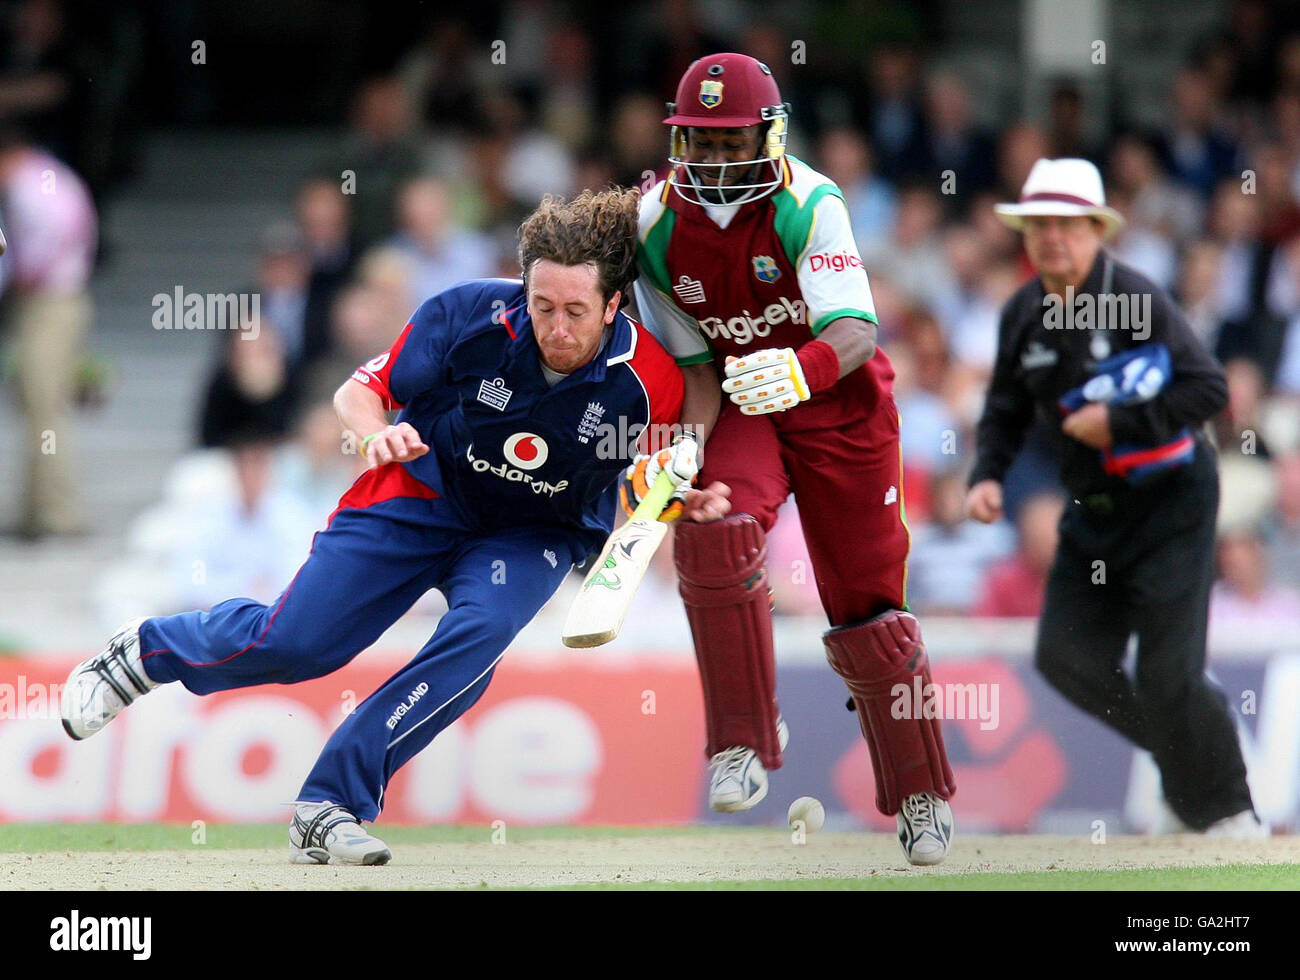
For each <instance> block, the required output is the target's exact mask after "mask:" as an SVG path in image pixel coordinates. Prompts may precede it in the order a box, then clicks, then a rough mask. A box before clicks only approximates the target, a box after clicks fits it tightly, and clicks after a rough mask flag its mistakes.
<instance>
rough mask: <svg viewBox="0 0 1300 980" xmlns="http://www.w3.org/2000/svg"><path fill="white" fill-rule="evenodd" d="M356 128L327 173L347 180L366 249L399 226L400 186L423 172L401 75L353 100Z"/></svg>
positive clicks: (377, 82)
mask: <svg viewBox="0 0 1300 980" xmlns="http://www.w3.org/2000/svg"><path fill="white" fill-rule="evenodd" d="M350 124H351V126H350V129H349V131H348V132H347V134H346V135H345V136H344V139H343V142H342V145H341V147H340V149H339V151H338V153H337V154H335V155H334V158H333V160H332V162H331V165H330V166H328V167H325V168H323V170H324V173H323V176H324V175H327V176H329V177H330V178H331V179H337V180H339V181H340V182H342V181H343V180H344V179H345V178H344V176H343V174H344V172H345V171H346V172H350V173H351V174H353V175H355V180H354V181H352V182H350V184H349V185H348V186H349V187H350V188H351V189H347V187H345V193H349V194H353V193H354V194H355V197H354V202H355V203H354V205H353V222H354V238H355V243H356V247H357V248H358V250H360V251H365V250H366V249H367V248H369V247H370V246H371V245H373V244H374V243H375V242H377V241H379V240H380V239H382V238H386V237H388V236H389V235H390V234H392V231H393V216H394V215H395V213H396V209H395V205H396V202H397V190H398V188H399V187H400V186H401V185H402V184H404V183H405V182H406V181H407V180H409V179H410V178H412V177H414V176H415V175H416V174H417V173H418V172H419V171H420V164H421V161H420V143H419V140H418V138H417V133H416V116H415V111H414V108H413V106H412V104H411V96H410V93H409V92H408V91H407V89H406V87H405V86H404V85H403V84H402V83H401V82H400V81H399V80H398V79H396V78H392V77H389V78H376V79H372V80H371V81H369V82H367V83H366V84H365V85H363V86H362V87H361V90H360V91H359V92H358V93H357V96H356V98H355V99H354V100H353V104H352V113H351V119H350Z"/></svg>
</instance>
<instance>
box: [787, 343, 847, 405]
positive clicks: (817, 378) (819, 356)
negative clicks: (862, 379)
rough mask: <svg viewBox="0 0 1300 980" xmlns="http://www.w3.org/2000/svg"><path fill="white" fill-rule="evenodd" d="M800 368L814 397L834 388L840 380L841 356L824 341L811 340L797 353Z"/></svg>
mask: <svg viewBox="0 0 1300 980" xmlns="http://www.w3.org/2000/svg"><path fill="white" fill-rule="evenodd" d="M795 357H797V358H798V359H799V366H800V367H801V368H803V377H804V382H805V383H806V384H807V385H808V390H809V391H810V392H812V393H813V394H814V395H815V394H817V393H818V392H819V391H826V390H827V389H829V388H832V387H834V385H835V382H837V381H839V380H840V356H839V355H838V354H836V353H835V348H834V347H832V346H831V345H830V344H828V343H826V341H824V340H810V341H809V342H808V343H806V344H804V345H803V346H802V347H800V348H799V349H798V350H797V351H795Z"/></svg>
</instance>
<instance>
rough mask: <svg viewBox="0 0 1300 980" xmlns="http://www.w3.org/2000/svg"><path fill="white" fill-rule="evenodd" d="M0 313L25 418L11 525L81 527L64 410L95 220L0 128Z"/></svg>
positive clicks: (45, 165)
mask: <svg viewBox="0 0 1300 980" xmlns="http://www.w3.org/2000/svg"><path fill="white" fill-rule="evenodd" d="M0 218H2V220H3V228H4V232H5V236H6V237H7V239H8V242H9V249H8V251H7V252H6V253H5V254H4V256H3V257H2V258H0V282H2V283H3V290H4V293H3V298H4V302H3V308H2V310H0V322H2V323H3V325H4V326H5V328H6V332H8V333H10V334H11V336H12V338H13V340H12V343H13V344H14V355H13V356H14V362H15V368H16V374H17V380H18V395H19V401H20V406H21V411H22V414H23V418H24V422H25V426H24V432H23V439H22V445H23V447H24V453H23V455H24V457H25V461H26V468H27V473H26V483H25V486H24V490H23V497H22V500H23V502H22V515H21V517H20V518H19V525H18V531H19V533H20V534H22V535H25V536H30V537H40V536H41V535H45V534H75V533H79V532H81V531H83V530H84V529H85V527H86V524H85V518H84V516H83V512H82V507H81V502H80V499H79V497H80V495H79V493H78V492H77V477H76V473H75V460H76V447H75V444H74V440H73V438H72V429H73V426H72V422H71V420H70V417H69V408H70V407H71V401H72V395H73V388H74V380H75V372H76V369H77V366H78V364H79V362H80V358H81V355H82V346H83V341H84V338H85V336H86V332H87V330H88V329H89V327H90V324H91V318H92V316H93V308H92V305H91V297H90V291H89V283H90V277H91V273H92V271H93V266H94V256H95V247H96V243H97V241H98V220H97V216H96V214H95V206H94V204H93V203H92V202H91V199H90V193H89V191H88V190H87V188H86V185H85V184H84V183H83V182H82V180H81V178H80V177H78V176H77V174H76V173H75V172H73V171H72V170H71V169H70V168H69V167H68V166H66V165H65V164H64V163H63V162H62V161H60V160H57V159H55V158H54V157H52V156H50V155H49V154H48V153H46V152H45V151H44V150H40V149H37V148H36V147H34V146H32V145H30V144H28V143H27V142H26V141H25V140H24V139H23V138H21V137H20V136H18V135H16V134H14V133H12V132H9V133H0Z"/></svg>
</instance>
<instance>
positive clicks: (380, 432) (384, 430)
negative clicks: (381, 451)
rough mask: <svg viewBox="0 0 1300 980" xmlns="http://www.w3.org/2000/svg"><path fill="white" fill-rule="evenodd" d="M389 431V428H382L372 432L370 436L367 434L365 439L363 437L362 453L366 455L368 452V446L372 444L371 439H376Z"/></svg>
mask: <svg viewBox="0 0 1300 980" xmlns="http://www.w3.org/2000/svg"><path fill="white" fill-rule="evenodd" d="M387 431H388V430H387V429H380V430H379V431H378V432H372V433H370V435H368V436H366V437H365V438H364V439H362V440H361V455H362V456H364V455H365V454H366V446H368V445H370V440H371V439H374V438H376V437H378V436H382V435H383V434H384V433H385V432H387Z"/></svg>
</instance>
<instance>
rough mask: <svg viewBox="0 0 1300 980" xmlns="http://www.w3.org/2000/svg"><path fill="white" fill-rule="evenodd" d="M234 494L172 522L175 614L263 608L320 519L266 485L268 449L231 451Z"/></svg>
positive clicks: (255, 446) (255, 445) (298, 560)
mask: <svg viewBox="0 0 1300 980" xmlns="http://www.w3.org/2000/svg"><path fill="white" fill-rule="evenodd" d="M231 457H232V460H233V462H234V467H235V479H236V486H237V493H236V495H235V496H233V497H226V496H222V497H218V498H215V499H205V500H203V501H202V504H201V506H196V507H194V508H193V509H192V510H191V512H190V513H188V514H185V515H183V516H182V518H181V519H180V520H179V521H178V522H177V523H178V526H179V528H180V536H179V537H178V538H177V540H176V544H175V549H174V551H173V552H172V562H171V564H172V567H173V569H174V571H173V574H174V576H175V581H176V582H177V584H178V588H177V595H176V606H177V607H178V608H183V609H193V608H200V609H208V608H210V607H211V606H212V604H213V603H215V602H221V601H223V600H225V599H228V598H230V597H232V596H238V597H240V598H248V599H252V600H254V601H255V602H261V603H270V602H273V601H274V600H275V597H276V596H277V595H279V594H280V591H281V590H282V589H283V588H284V584H285V583H286V582H291V581H292V580H293V576H294V574H295V573H296V572H297V570H298V567H299V566H300V565H301V564H302V562H303V561H304V560H305V559H306V557H307V554H308V552H309V551H310V549H311V539H312V533H313V532H314V531H315V530H317V528H318V527H319V526H320V523H321V520H320V518H321V515H319V514H315V513H313V512H312V511H311V510H309V509H308V508H307V507H306V506H305V504H304V503H303V501H301V500H299V499H298V498H297V497H296V496H294V495H293V494H292V493H291V492H289V491H287V490H286V489H285V488H283V487H279V486H276V485H275V484H274V483H273V482H272V459H273V449H272V446H271V445H270V444H269V443H265V442H249V443H243V444H240V445H238V446H236V447H234V448H233V449H232V450H231Z"/></svg>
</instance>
